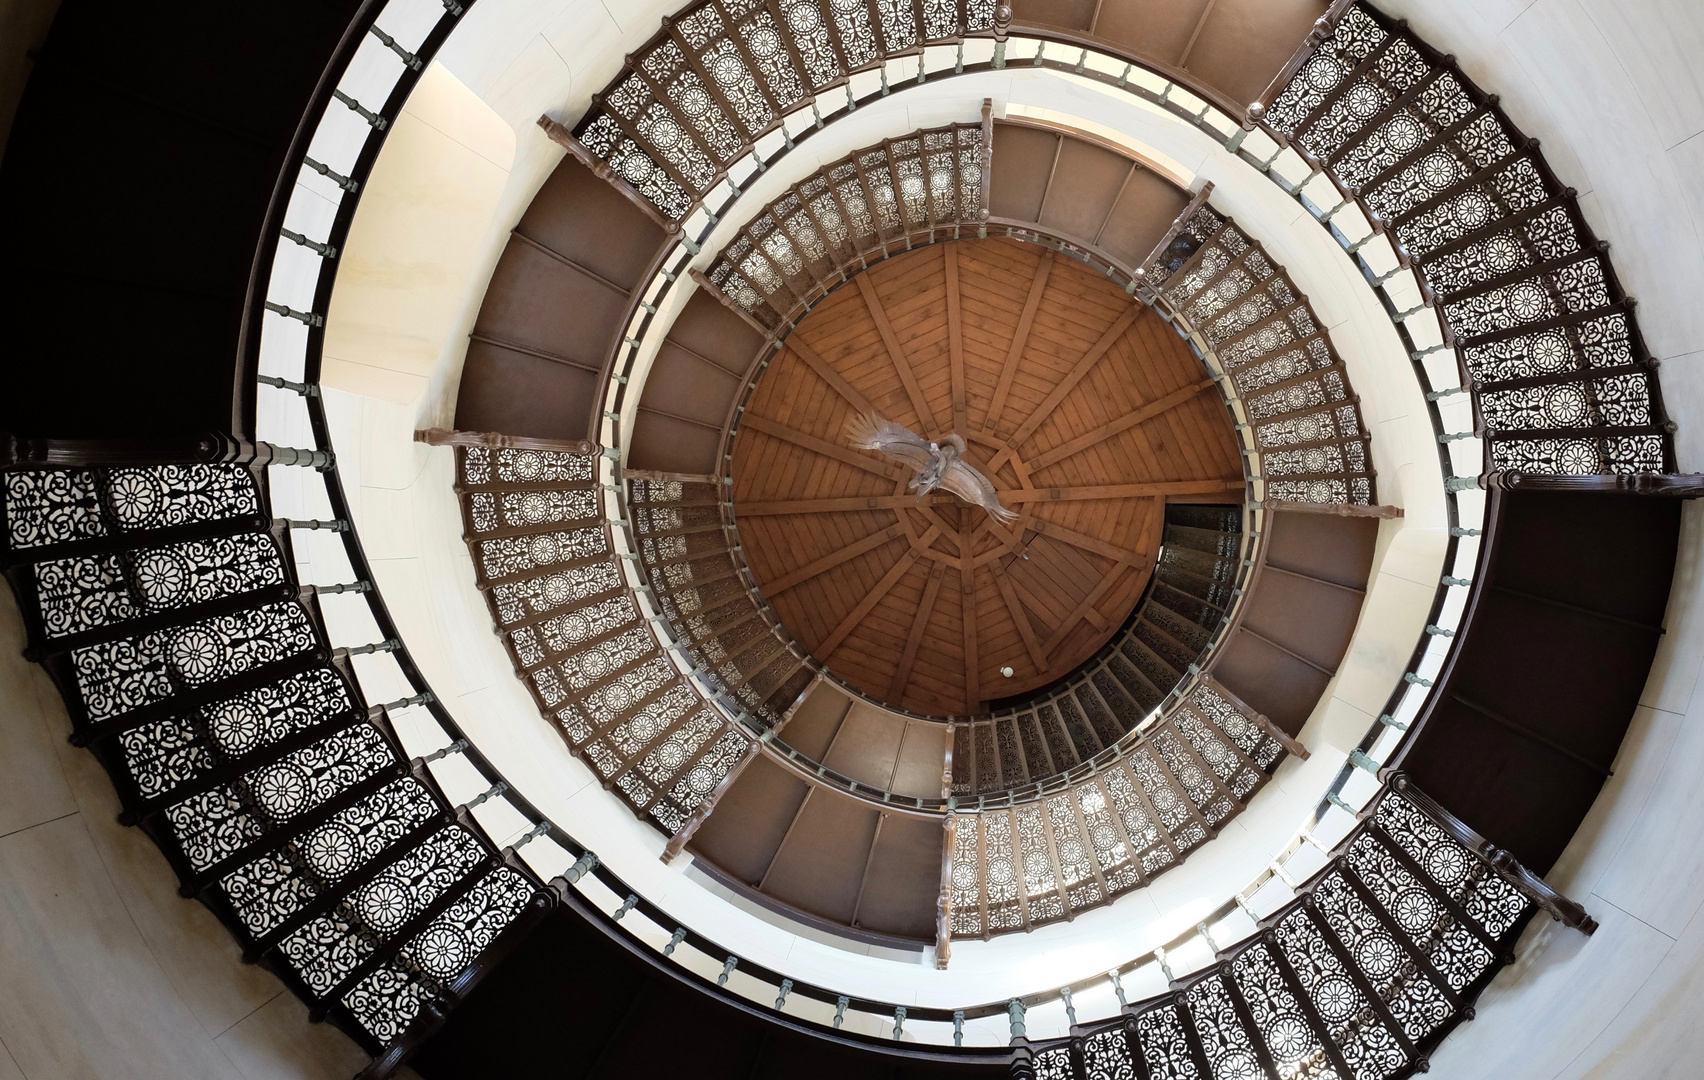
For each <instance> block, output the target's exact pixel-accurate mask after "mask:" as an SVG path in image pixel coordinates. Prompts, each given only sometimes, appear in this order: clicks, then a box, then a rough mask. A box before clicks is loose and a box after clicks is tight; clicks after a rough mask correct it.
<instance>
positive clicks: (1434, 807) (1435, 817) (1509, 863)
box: [1380, 769, 1598, 935]
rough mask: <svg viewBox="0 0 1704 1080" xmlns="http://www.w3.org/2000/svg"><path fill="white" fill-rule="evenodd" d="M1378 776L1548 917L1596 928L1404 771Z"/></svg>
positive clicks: (1576, 926)
mask: <svg viewBox="0 0 1704 1080" xmlns="http://www.w3.org/2000/svg"><path fill="white" fill-rule="evenodd" d="M1380 775H1381V777H1383V779H1385V780H1386V782H1387V783H1389V784H1390V786H1391V788H1392V789H1393V790H1395V791H1400V792H1401V793H1402V795H1403V797H1404V798H1406V799H1407V800H1408V801H1409V802H1411V803H1413V804H1414V805H1415V806H1416V807H1418V808H1419V809H1420V810H1421V811H1422V812H1423V813H1424V814H1425V815H1426V816H1427V817H1429V818H1431V819H1432V822H1433V824H1435V825H1437V826H1438V827H1439V828H1441V829H1443V830H1444V832H1446V833H1448V834H1449V836H1450V837H1451V838H1452V839H1454V840H1455V841H1456V842H1457V843H1459V844H1461V845H1462V846H1463V847H1466V848H1468V849H1470V850H1471V851H1473V853H1474V854H1476V855H1478V856H1479V857H1480V858H1481V859H1484V860H1485V862H1486V864H1487V865H1489V866H1490V867H1491V868H1492V869H1494V870H1496V871H1497V873H1498V874H1500V875H1502V876H1503V878H1504V879H1505V880H1507V881H1508V882H1509V883H1510V884H1511V885H1513V886H1515V887H1516V888H1517V889H1519V890H1520V891H1521V892H1523V893H1525V894H1526V895H1527V896H1528V897H1530V898H1531V899H1532V901H1533V902H1534V903H1535V904H1537V905H1538V906H1539V907H1541V908H1543V909H1544V910H1545V911H1547V912H1549V913H1550V916H1551V917H1552V918H1554V919H1556V920H1557V921H1558V922H1560V923H1562V924H1563V925H1564V926H1567V927H1570V928H1572V929H1574V930H1578V931H1580V933H1582V934H1586V935H1590V934H1591V933H1592V932H1594V931H1595V930H1597V926H1598V924H1597V920H1596V919H1594V918H1592V917H1591V916H1590V915H1589V914H1587V913H1586V909H1585V908H1583V907H1581V906H1580V905H1579V904H1577V903H1575V902H1574V901H1573V900H1570V899H1568V898H1567V897H1566V896H1563V895H1562V894H1561V893H1560V892H1558V891H1557V890H1556V889H1555V888H1554V887H1553V886H1552V885H1551V884H1550V883H1549V882H1547V881H1545V880H1544V879H1543V878H1541V877H1539V876H1538V875H1537V874H1535V873H1533V872H1532V871H1530V870H1528V869H1527V868H1526V867H1524V866H1522V865H1521V864H1520V862H1519V860H1517V859H1516V858H1515V856H1514V855H1513V853H1511V852H1509V851H1508V850H1507V849H1505V848H1500V847H1498V846H1496V845H1495V844H1493V843H1491V841H1489V840H1487V839H1485V837H1483V836H1480V835H1479V834H1478V833H1477V832H1474V831H1473V829H1471V828H1470V827H1468V825H1467V824H1466V823H1465V822H1463V821H1462V820H1461V819H1460V818H1458V817H1456V816H1455V815H1454V814H1452V813H1450V812H1449V810H1447V809H1445V807H1444V806H1443V804H1441V803H1439V802H1438V801H1437V800H1436V799H1433V798H1432V797H1431V796H1430V795H1427V794H1426V793H1425V792H1423V791H1421V790H1420V789H1419V788H1417V787H1415V786H1414V784H1413V782H1412V781H1410V780H1409V778H1408V774H1406V773H1404V772H1403V771H1402V770H1400V769H1386V770H1382V771H1381V774H1380Z"/></svg>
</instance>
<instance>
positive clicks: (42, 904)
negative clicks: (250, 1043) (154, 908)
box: [0, 816, 231, 1080]
mask: <svg viewBox="0 0 1704 1080" xmlns="http://www.w3.org/2000/svg"><path fill="white" fill-rule="evenodd" d="M0 970H3V971H4V972H5V973H6V977H5V978H4V979H0V1040H3V1041H4V1043H5V1046H6V1048H7V1049H8V1050H9V1051H10V1052H11V1054H12V1056H13V1058H14V1059H15V1060H16V1062H17V1064H18V1067H19V1069H20V1070H21V1071H22V1072H23V1074H24V1075H25V1076H26V1077H28V1078H29V1080H60V1078H64V1080H72V1078H77V1080H94V1078H100V1080H106V1078H111V1080H151V1078H155V1077H158V1078H160V1080H200V1078H209V1080H212V1078H224V1077H229V1076H230V1075H231V1065H230V1062H229V1061H228V1060H227V1059H226V1058H225V1056H224V1054H223V1053H222V1052H221V1051H220V1050H219V1048H218V1047H216V1046H215V1045H214V1044H213V1040H212V1039H211V1038H210V1037H208V1036H206V1035H205V1034H203V1033H202V1030H201V1027H200V1025H199V1024H198V1023H197V1022H196V1019H195V1016H194V1014H193V1013H192V1012H191V1010H190V1008H189V1006H188V1005H187V1004H185V1002H184V1000H183V998H182V997H181V996H180V995H179V994H178V992H177V990H176V988H175V987H174V986H173V985H172V982H171V980H170V979H169V978H168V977H167V975H166V973H165V971H164V970H163V969H162V968H161V966H160V964H159V962H158V961H157V960H156V959H155V956H154V953H153V951H152V950H151V949H150V948H149V946H148V943H147V942H146V941H145V940H144V939H143V936H142V934H141V932H140V931H139V930H138V929H137V927H136V923H135V922H134V921H133V920H132V918H131V915H130V912H129V911H128V910H127V909H126V907H125V905H124V903H123V901H122V900H121V899H120V897H119V894H118V891H117V890H116V889H115V888H114V886H113V882H112V879H111V877H110V876H109V874H108V872H107V869H106V866H105V864H104V863H103V862H102V859H101V856H100V853H99V851H98V850H97V849H96V846H95V843H94V841H93V840H92V839H91V838H90V836H89V833H88V830H87V829H86V828H85V827H84V823H83V820H82V818H81V816H72V817H67V818H61V819H59V820H58V821H53V822H49V823H47V824H45V825H38V826H36V827H35V828H33V829H26V830H24V831H23V832H18V833H14V834H12V835H11V836H8V837H4V838H0Z"/></svg>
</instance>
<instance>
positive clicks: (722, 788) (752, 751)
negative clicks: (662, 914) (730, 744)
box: [662, 741, 758, 863]
mask: <svg viewBox="0 0 1704 1080" xmlns="http://www.w3.org/2000/svg"><path fill="white" fill-rule="evenodd" d="M757 753H758V744H757V743H756V742H755V741H754V742H753V743H752V744H751V745H750V746H747V747H746V750H745V755H744V756H743V757H741V758H740V759H739V760H738V761H736V762H734V767H733V768H731V769H729V770H728V775H726V776H724V777H722V782H721V783H720V784H717V785H716V789H715V790H714V791H712V792H710V794H708V795H706V796H704V801H703V802H701V803H699V804H698V808H697V809H695V810H693V812H692V816H691V817H689V818H687V819H686V824H684V825H682V826H681V827H680V831H678V832H676V833H675V834H674V835H673V836H671V837H669V842H668V843H667V844H666V845H664V846H663V855H662V859H663V862H665V863H671V862H674V860H675V857H676V856H678V855H679V854H680V853H681V852H682V851H683V850H685V848H686V845H687V842H688V841H690V840H691V839H692V834H693V833H695V832H697V831H698V829H699V826H701V825H703V824H704V823H705V822H706V821H708V820H710V815H711V814H712V813H714V812H715V810H716V804H717V803H719V802H721V801H722V796H723V795H726V794H727V793H728V789H729V788H731V787H733V786H734V781H735V780H738V779H739V778H740V773H742V772H745V767H746V766H747V765H750V764H751V759H752V758H754V757H756V756H757Z"/></svg>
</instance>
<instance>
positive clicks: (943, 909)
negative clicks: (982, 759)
mask: <svg viewBox="0 0 1704 1080" xmlns="http://www.w3.org/2000/svg"><path fill="white" fill-rule="evenodd" d="M957 723H958V722H957V721H955V720H948V721H947V751H946V753H945V754H944V755H942V765H941V798H943V799H949V800H950V799H951V798H952V794H953V734H954V732H955V730H956V728H957ZM957 836H958V815H957V814H955V813H953V811H952V807H951V806H950V805H949V806H948V808H947V816H946V820H945V821H944V822H942V824H941V894H940V897H939V898H938V899H937V900H936V901H935V967H937V968H939V969H940V970H942V971H945V970H946V969H947V962H948V961H950V960H951V959H952V957H953V841H954V839H955V838H956V837H957Z"/></svg>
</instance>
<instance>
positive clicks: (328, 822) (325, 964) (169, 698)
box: [3, 453, 550, 1048]
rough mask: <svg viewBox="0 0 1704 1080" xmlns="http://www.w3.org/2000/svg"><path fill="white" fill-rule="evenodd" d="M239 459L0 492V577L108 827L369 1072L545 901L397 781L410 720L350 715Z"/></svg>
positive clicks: (320, 631) (318, 630)
mask: <svg viewBox="0 0 1704 1080" xmlns="http://www.w3.org/2000/svg"><path fill="white" fill-rule="evenodd" d="M245 456H247V457H248V458H249V459H250V460H248V461H238V462H231V463H212V464H169V465H157V466H143V467H101V466H93V467H88V468H22V469H14V470H12V471H9V472H7V473H6V475H5V500H4V514H5V530H4V537H5V544H4V549H3V553H4V556H5V564H6V573H7V577H8V579H9V581H10V582H11V584H12V586H13V590H14V593H15V594H16V595H17V597H18V600H19V604H20V607H21V608H22V610H23V612H24V617H25V624H26V627H27V628H28V633H29V637H30V642H31V644H30V654H31V656H32V658H35V659H38V660H39V661H40V662H41V663H42V664H43V665H44V666H45V668H46V669H47V671H48V673H49V674H50V675H51V676H52V677H53V678H54V680H55V682H56V683H57V685H58V686H59V688H60V690H61V692H62V694H63V695H64V697H65V701H66V707H67V709H68V711H69V712H70V714H71V719H72V725H73V729H74V736H73V737H74V739H75V740H76V741H77V742H79V743H80V744H82V745H85V746H87V747H89V749H90V750H92V751H93V752H94V753H95V754H96V756H97V757H98V758H99V759H100V760H101V761H102V763H103V764H104V765H106V767H107V769H108V771H109V772H110V773H111V775H112V778H113V781H114V783H115V785H116V786H117V788H118V791H119V795H120V798H121V801H122V803H123V805H124V819H125V820H126V821H128V822H131V823H135V824H140V825H141V826H142V827H143V828H144V829H145V830H146V831H147V832H148V833H149V834H150V835H151V836H152V837H153V838H154V839H155V841H156V842H157V843H158V844H159V845H160V847H161V849H162V851H163V852H164V853H165V855H166V857H167V858H168V860H169V861H170V862H171V863H172V865H173V866H174V868H175V869H176V870H177V873H178V875H179V878H180V880H181V882H182V888H183V891H184V893H185V895H195V896H199V897H200V898H201V899H202V900H203V901H204V902H206V903H207V905H208V906H209V907H210V908H211V909H212V910H213V911H214V912H215V913H216V914H218V915H219V916H220V917H221V919H222V920H223V921H224V922H225V923H226V924H227V925H228V926H229V927H230V929H231V930H232V932H233V933H234V934H236V936H237V937H238V939H239V941H241V942H242V944H243V946H244V950H245V952H246V953H247V954H248V955H249V956H250V957H252V958H255V959H258V960H260V961H261V962H262V963H264V964H266V965H267V966H268V967H270V968H271V969H272V970H273V971H274V972H276V973H277V974H278V975H279V977H280V978H282V979H283V980H284V981H285V983H286V984H287V985H289V986H291V987H292V989H294V990H295V991H296V992H297V993H298V994H299V995H300V996H301V997H302V998H303V999H304V1000H305V1001H307V1002H308V1003H309V1004H310V1005H311V1006H312V1007H313V1008H314V1009H315V1010H318V1011H320V1012H321V1013H325V1014H329V1015H331V1016H333V1017H334V1018H336V1019H338V1020H339V1022H340V1023H341V1025H342V1026H344V1027H345V1028H346V1029H347V1030H349V1031H350V1033H351V1034H353V1035H355V1036H356V1037H357V1038H358V1039H359V1040H360V1041H362V1042H363V1043H364V1044H365V1045H367V1046H368V1047H369V1048H382V1047H384V1046H386V1045H388V1044H390V1043H393V1042H395V1041H396V1040H397V1039H398V1038H400V1037H401V1036H402V1034H403V1033H404V1031H406V1030H407V1029H408V1028H409V1026H410V1025H411V1024H412V1023H413V1022H414V1021H415V1020H416V1018H417V1017H419V1016H420V1015H421V1014H422V1012H423V1011H424V1010H426V1009H428V1008H429V1007H435V1005H434V1003H435V1002H438V1001H441V1000H442V999H443V998H444V996H445V993H446V990H447V988H449V987H450V986H451V985H452V984H454V983H455V982H456V981H457V980H458V979H461V978H462V977H463V976H464V975H465V973H466V972H468V971H469V970H470V969H471V968H472V967H473V965H474V964H475V963H476V961H477V960H478V958H479V956H480V954H481V953H482V952H483V951H484V950H485V949H486V947H487V946H489V945H490V944H491V943H492V942H493V941H494V940H495V938H496V937H497V935H498V934H499V933H501V932H502V931H503V930H504V929H505V928H506V927H508V926H509V925H510V924H511V923H513V922H515V920H516V919H518V918H519V917H520V916H521V915H522V913H523V912H525V911H526V910H527V909H528V908H529V907H537V906H541V905H547V904H548V903H549V902H550V901H549V898H548V894H547V893H546V892H545V890H544V888H543V886H542V884H541V883H539V882H538V881H537V880H536V879H535V878H533V877H531V876H530V874H528V873H526V872H524V871H523V870H521V869H519V868H518V867H512V866H509V865H506V864H505V863H504V861H503V859H502V857H501V856H500V855H499V853H498V852H497V851H496V850H495V849H494V848H493V847H492V846H491V845H490V843H489V842H488V841H487V840H485V839H484V837H483V834H482V833H481V832H480V831H479V830H478V829H477V827H470V825H468V824H465V823H461V822H458V821H457V819H456V810H455V809H454V807H453V805H452V804H451V803H450V802H449V801H448V800H447V799H445V798H444V797H443V795H442V793H441V792H439V791H438V789H437V786H436V784H435V783H434V782H433V781H432V780H431V778H430V776H429V775H427V774H426V773H425V771H424V768H423V766H421V765H420V764H419V763H416V764H414V765H412V766H411V765H410V763H409V762H408V761H407V759H406V758H405V756H404V754H403V752H402V750H401V746H400V744H399V743H398V742H397V739H396V736H395V734H394V733H393V732H392V730H391V727H390V722H389V717H388V712H389V710H390V709H394V708H402V707H406V706H409V705H413V704H418V703H419V700H424V699H409V700H405V701H401V702H395V703H393V704H392V705H390V706H379V707H374V708H369V707H368V706H367V705H366V703H365V702H364V701H363V699H362V696H361V693H360V690H359V684H358V682H357V681H356V680H355V678H354V676H353V672H352V670H351V669H350V667H349V663H348V653H347V651H345V650H335V651H334V650H333V649H332V648H331V647H330V643H329V639H328V638H327V636H326V632H325V629H324V620H323V618H322V616H321V614H320V611H319V606H318V601H317V598H316V594H317V591H316V590H315V589H314V588H313V587H311V586H310V587H305V588H304V587H301V586H298V585H297V584H296V581H295V569H294V563H293V559H292V557H291V554H290V545H289V535H288V523H287V522H285V521H282V520H277V521H275V520H273V519H272V518H271V517H270V516H268V514H267V512H266V511H267V509H268V506H269V498H268V495H267V490H266V465H265V463H264V461H265V459H264V457H260V458H258V459H256V455H253V454H252V453H249V454H247V455H245ZM186 533H193V534H196V535H195V537H194V538H184V537H185V534H186ZM366 587H370V586H366ZM336 591H342V590H341V589H340V588H339V589H337V590H336ZM464 812H465V811H464Z"/></svg>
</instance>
